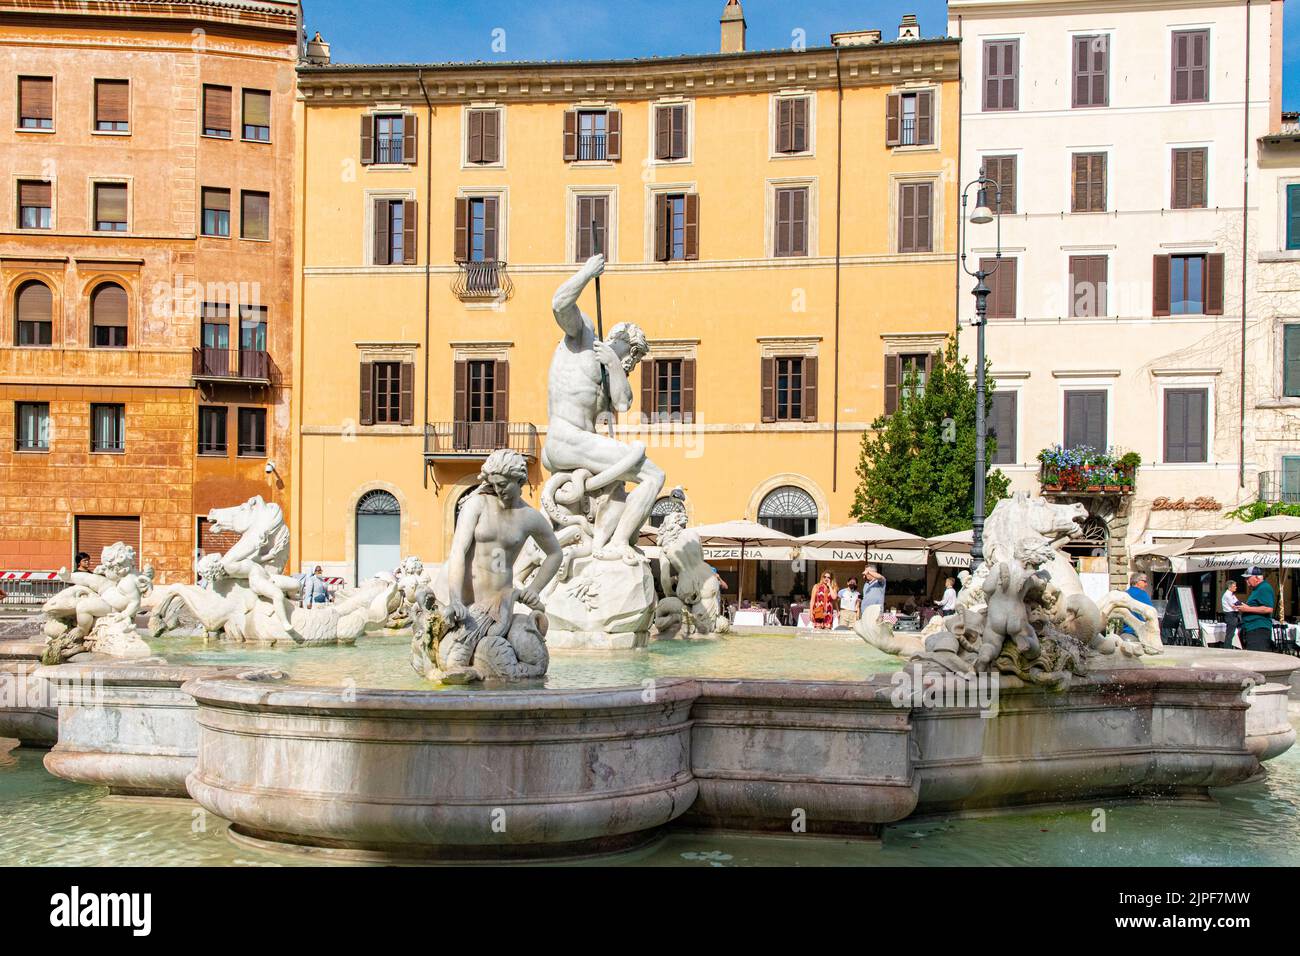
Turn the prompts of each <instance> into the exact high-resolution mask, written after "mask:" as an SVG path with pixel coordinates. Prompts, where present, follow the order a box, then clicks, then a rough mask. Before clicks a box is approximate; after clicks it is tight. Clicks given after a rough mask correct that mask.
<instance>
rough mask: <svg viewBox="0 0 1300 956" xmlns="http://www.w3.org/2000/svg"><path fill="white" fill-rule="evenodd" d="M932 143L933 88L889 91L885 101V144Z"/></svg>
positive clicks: (915, 144) (914, 144)
mask: <svg viewBox="0 0 1300 956" xmlns="http://www.w3.org/2000/svg"><path fill="white" fill-rule="evenodd" d="M933 144H934V90H918V91H917V92H915V93H890V94H889V97H888V99H887V100H886V103H885V145H886V146H931V145H933Z"/></svg>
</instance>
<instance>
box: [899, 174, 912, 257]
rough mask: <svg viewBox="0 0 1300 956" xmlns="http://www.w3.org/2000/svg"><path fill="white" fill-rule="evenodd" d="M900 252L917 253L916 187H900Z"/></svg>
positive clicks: (909, 184)
mask: <svg viewBox="0 0 1300 956" xmlns="http://www.w3.org/2000/svg"><path fill="white" fill-rule="evenodd" d="M898 251H899V252H915V251H916V186H915V184H913V183H900V184H899V186H898Z"/></svg>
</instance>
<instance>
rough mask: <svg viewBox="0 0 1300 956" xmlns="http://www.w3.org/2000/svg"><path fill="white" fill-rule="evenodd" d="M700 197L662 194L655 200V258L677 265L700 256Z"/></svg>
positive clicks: (683, 194) (687, 194)
mask: <svg viewBox="0 0 1300 956" xmlns="http://www.w3.org/2000/svg"><path fill="white" fill-rule="evenodd" d="M699 210H700V197H699V196H697V195H696V194H694V193H665V194H661V195H659V196H656V197H655V259H656V260H657V261H659V262H680V261H683V260H688V259H698V258H699V257H700V238H699V237H700V224H699V216H700V212H699Z"/></svg>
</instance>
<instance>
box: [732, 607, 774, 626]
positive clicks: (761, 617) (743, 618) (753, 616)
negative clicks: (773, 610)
mask: <svg viewBox="0 0 1300 956" xmlns="http://www.w3.org/2000/svg"><path fill="white" fill-rule="evenodd" d="M731 623H732V624H737V625H739V626H741V627H762V626H764V625H765V624H766V623H767V612H766V611H764V610H762V609H761V608H747V609H745V610H743V611H737V612H736V618H735V620H733V621H732V622H731Z"/></svg>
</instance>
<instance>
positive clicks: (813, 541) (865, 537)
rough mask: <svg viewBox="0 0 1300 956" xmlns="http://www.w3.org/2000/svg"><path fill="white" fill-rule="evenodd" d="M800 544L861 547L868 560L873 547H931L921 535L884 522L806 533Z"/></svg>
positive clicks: (863, 555)
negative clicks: (887, 525) (892, 526)
mask: <svg viewBox="0 0 1300 956" xmlns="http://www.w3.org/2000/svg"><path fill="white" fill-rule="evenodd" d="M799 544H801V545H807V546H809V547H812V548H861V549H862V560H864V561H867V560H869V559H870V556H871V549H872V548H910V549H913V550H916V549H922V548H926V547H929V542H928V541H926V539H925V538H922V537H921V536H920V535H915V534H911V533H910V532H907V531H899V530H898V529H897V528H887V527H885V526H884V525H883V524H871V523H866V524H850V525H845V526H844V527H842V528H831V529H830V530H829V531H818V532H817V533H816V534H806V535H804V536H803V537H802V538H800V539H799Z"/></svg>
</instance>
